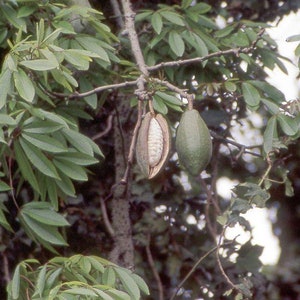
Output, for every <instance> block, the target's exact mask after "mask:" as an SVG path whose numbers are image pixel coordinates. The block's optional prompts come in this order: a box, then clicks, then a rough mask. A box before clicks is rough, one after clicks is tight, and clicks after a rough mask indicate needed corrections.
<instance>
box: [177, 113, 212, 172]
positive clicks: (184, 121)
mask: <svg viewBox="0 0 300 300" xmlns="http://www.w3.org/2000/svg"><path fill="white" fill-rule="evenodd" d="M175 144H176V150H177V154H178V159H179V162H180V164H181V165H182V166H183V167H184V168H185V169H186V170H187V171H188V172H189V173H190V174H192V175H194V176H197V175H199V174H200V172H202V171H203V170H204V169H205V168H206V166H207V164H208V163H209V161H210V159H211V154H212V142H211V138H210V133H209V130H208V128H207V126H206V124H205V122H204V121H203V119H202V118H201V116H200V114H199V112H198V111H197V110H195V109H192V110H187V111H185V112H184V113H183V114H182V117H181V119H180V122H179V125H178V128H177V133H176V142H175Z"/></svg>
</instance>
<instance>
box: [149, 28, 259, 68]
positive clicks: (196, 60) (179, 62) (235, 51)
mask: <svg viewBox="0 0 300 300" xmlns="http://www.w3.org/2000/svg"><path fill="white" fill-rule="evenodd" d="M263 33H264V29H263V30H261V31H260V32H259V33H258V34H257V39H256V40H255V41H253V43H252V44H251V45H250V46H248V47H239V48H233V49H228V50H223V51H217V52H214V53H210V54H208V55H205V56H202V57H195V58H189V59H182V60H176V61H167V62H162V63H159V64H157V65H154V66H151V67H148V68H147V69H148V71H149V72H153V71H156V70H159V69H162V68H165V67H179V66H183V65H188V64H193V63H200V62H203V61H206V60H208V59H210V58H214V57H220V56H223V55H230V54H235V55H239V54H240V53H249V52H251V51H252V50H253V49H254V48H255V47H256V44H257V42H258V41H259V40H260V39H261V37H262V35H263Z"/></svg>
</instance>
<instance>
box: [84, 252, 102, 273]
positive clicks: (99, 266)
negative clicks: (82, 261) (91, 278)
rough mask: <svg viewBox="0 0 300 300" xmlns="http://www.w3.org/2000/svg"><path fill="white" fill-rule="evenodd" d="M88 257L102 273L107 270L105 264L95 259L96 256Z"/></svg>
mask: <svg viewBox="0 0 300 300" xmlns="http://www.w3.org/2000/svg"><path fill="white" fill-rule="evenodd" d="M87 259H88V260H89V261H90V263H91V265H92V266H93V268H94V269H96V270H97V271H100V272H101V273H104V272H105V270H104V266H103V264H101V263H100V262H99V261H98V260H97V259H95V257H94V256H87Z"/></svg>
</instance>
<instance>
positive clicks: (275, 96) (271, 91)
mask: <svg viewBox="0 0 300 300" xmlns="http://www.w3.org/2000/svg"><path fill="white" fill-rule="evenodd" d="M248 82H249V83H250V84H252V85H254V86H255V87H257V88H258V89H260V90H262V91H263V92H264V94H265V95H266V96H268V97H270V98H271V99H272V100H273V101H274V102H276V103H278V104H281V103H282V102H284V101H285V96H284V94H283V93H282V92H281V91H280V90H279V89H278V88H276V87H275V86H273V85H271V84H269V83H267V82H265V81H259V80H249V81H248Z"/></svg>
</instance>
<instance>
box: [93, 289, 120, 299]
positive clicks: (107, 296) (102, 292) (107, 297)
mask: <svg viewBox="0 0 300 300" xmlns="http://www.w3.org/2000/svg"><path fill="white" fill-rule="evenodd" d="M95 290H96V292H97V294H98V295H99V296H100V297H101V299H103V300H115V299H114V298H112V297H111V296H110V295H108V294H107V291H105V292H104V291H102V290H100V289H95Z"/></svg>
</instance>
